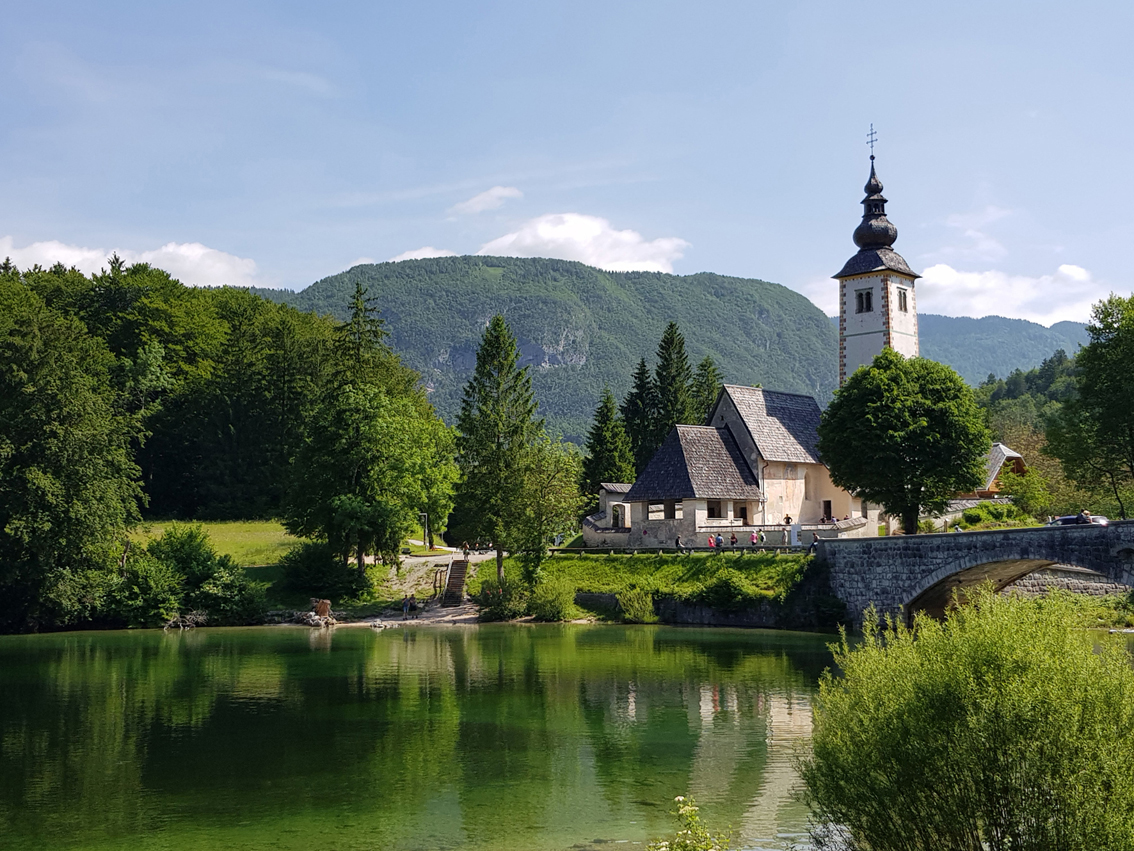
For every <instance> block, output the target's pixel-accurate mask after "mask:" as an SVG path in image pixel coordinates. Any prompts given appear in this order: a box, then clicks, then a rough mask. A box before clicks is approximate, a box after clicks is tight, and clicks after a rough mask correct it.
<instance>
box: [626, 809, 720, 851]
mask: <svg viewBox="0 0 1134 851" xmlns="http://www.w3.org/2000/svg"><path fill="white" fill-rule="evenodd" d="M673 802H674V803H675V804H677V809H676V810H674V811H673V815H674V816H675V817H676V818H677V833H676V834H674V837H673V839H658V840H655V841H653V842H651V843H650V844H649V845H648V846H647V851H727V849H728V847H729V844H730V842H731V841H732V837H731V836H730V835H729V834H727V833H726V834H716V835H714V834H712V833H710V832H709V830H708V828H706V827H705V826H704V825H703V824H701V817H700V816H698V815H697V812H698V810H699V809H700V808H699V807H698V806H697V804H696V803H695V802H694V801H693V799H692V798H684V797H681V796H680V795H679V796H678V797H676V798H674V799H673Z"/></svg>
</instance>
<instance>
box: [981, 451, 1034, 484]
mask: <svg viewBox="0 0 1134 851" xmlns="http://www.w3.org/2000/svg"><path fill="white" fill-rule="evenodd" d="M1016 458H1019V459H1020V460H1021V461H1022V460H1023V459H1024V456H1023V455H1021V454H1020V453H1019V452H1016V451H1014V450H1012V449H1009V448H1008V447H1007V446H1005V445H1004V444H1003V443H994V444H992V448H991V449H990V450H988V455H987V456H986V457H985V459H984V471H985V479H984V487H983V488H981V490H988V489H989V488H991V487H992V483H993V482H995V481H996V476H997V474H998V473H999V472H1000V468H1001V467H1003V466H1004V462H1005V461H1011V460H1014V459H1016Z"/></svg>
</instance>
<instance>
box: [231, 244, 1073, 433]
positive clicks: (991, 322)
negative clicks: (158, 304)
mask: <svg viewBox="0 0 1134 851" xmlns="http://www.w3.org/2000/svg"><path fill="white" fill-rule="evenodd" d="M356 281H361V282H362V285H363V286H364V287H366V288H367V291H368V294H369V296H370V298H372V299H373V300H374V304H375V305H376V306H377V307H378V308H380V310H381V316H382V318H383V319H385V321H386V328H387V330H388V331H389V332H390V344H391V346H392V347H393V349H394V351H396V352H398V354H399V355H400V356H401V357H402V360H403V361H404V362H405V363H406V364H407V365H408V366H411V367H413V368H414V369H416V370H417V371H418V372H420V373H421V375H422V379H423V380H424V382H425V384H426V387H427V388H429V391H430V398H431V399H432V400H433V404H434V405H435V406H436V408H437V410H438V412H439V413H440V414H441V415H442V416H443V417H444V418H445V419H446V420H447V421H448V422H452V421H453V420H454V419H455V417H456V413H457V410H458V408H459V407H460V399H461V390H462V388H463V387H464V384H465V382H466V381H467V380H468V378H469V376H470V375H471V374H472V369H473V366H474V364H475V363H476V349H477V345H478V344H479V343H480V337H481V334H482V333H483V331H484V327H485V325H486V324H487V322H488V320H489V318H490V317H491V316H492V315H493V314H495V313H502V314H503V315H504V318H505V319H506V320H507V321H508V324H509V326H510V327H511V328H512V332H513V333H514V334H515V335H516V337H517V340H518V342H519V345H520V351H521V354H522V359H523V363H525V364H528V365H530V366H531V368H532V384H533V386H534V389H535V393H536V398H538V399H539V401H540V409H541V413H542V414H543V415H544V416H545V417H546V418H547V420H548V424H549V425H550V426H551V427H552V428H553V429H557V430H560V431H562V432H563V434H565V435H566V436H568V437H571V438H573V439H576V440H577V439H580V438H581V437H582V435H584V434H586V430H587V428H588V427H589V425H590V420H591V415H592V414H593V413H594V408H595V406H596V405H597V404H598V400H599V397H600V395H601V393H602V388H603V385H604V384H609V385H610V387H611V389H612V390H613V391H614V394H615V396H616V397H617V398H619V399H621V398H622V397H623V396H624V395H625V394H626V391H627V390H628V389H629V387H630V375H631V372H632V371H633V369H634V366H635V365H636V364H637V362H638V359H639V358H642V357H644V358H646V361H647V362H648V363H650V365H651V366H652V365H653V359H654V352H655V350H656V349H657V345H658V341H659V340H660V339H661V334H662V331H663V330H664V328H665V325H666V323H667V322H669V320H671V319H672V320H674V321H676V322H677V324H678V325H679V326H680V327H681V330H682V333H684V335H685V344H686V350H687V351H688V353H689V359H690V362H691V364H693V365H696V363H697V361H699V360H700V359H701V358H703V357H704V356H705V355H712V357H713V359H714V360H715V361H716V362H717V364H718V366H720V368H721V369H722V370H723V372H724V374H725V380H726V381H727V382H728V383H730V384H763V385H764V386H765V387H769V388H772V389H776V390H787V391H793V392H797V393H807V394H810V395H812V396H815V397H816V398H818V400H819V402H820V404H822V405H825V404H826V403H827V401H828V400H829V399H830V397H831V393H833V392H834V389H835V387H836V385H837V383H838V369H837V351H838V328H837V320H833V321H834V324H832V320H829V319H828V318H827V317H825V316H824V315H823V313H822V312H821V311H820V310H819V309H818V308H817V307H815V306H814V305H813V304H812V303H811V302H810V301H808V300H807V299H806V298H805V297H804V296H802V295H800V294H799V293H797V292H795V291H793V290H789V289H788V288H787V287H783V286H780V285H779V284H772V283H768V282H767V281H760V280H753V279H747V278H731V277H727V276H724V275H714V274H710V273H700V274H696V275H666V274H662V273H655V272H605V271H603V270H601V269H595V268H593V267H590V266H586V265H584V264H582V263H575V262H571V261H566V260H544V259H526V258H518V257H438V258H431V259H427V260H404V261H402V262H400V263H376V264H372V265H362V266H355V267H354V268H352V269H349V270H347V271H346V272H342V273H341V274H338V275H332V276H331V277H329V278H324V279H323V280H321V281H318V282H316V283H314V284H312V285H311V286H309V287H308V288H307V289H305V290H302V291H300V292H291V291H289V290H266V289H256V290H253V292H256V293H259V294H260V295H262V296H264V297H266V298H269V299H272V300H273V301H278V302H286V303H288V304H291V305H294V306H295V307H298V308H299V309H301V310H314V311H316V312H318V313H331V314H334V315H335V316H337V317H339V318H340V319H342V318H345V317H346V312H347V304H348V303H349V301H350V297H351V295H352V294H353V293H354V285H355V282H356ZM832 286H836V284H834V282H832ZM918 323H919V332H920V337H921V353H922V354H923V355H924V356H926V357H929V358H933V359H934V360H938V361H941V362H942V363H947V364H949V365H950V366H952V367H953V368H954V369H956V370H957V371H958V372H959V373H960V374H961V375H962V376H963V377H964V379H965V380H966V381H967V382H969V384H971V385H973V386H975V385H977V384H979V383H980V382H981V381H983V380H984V379H985V378H987V377H988V375H989V373H996V374H997V375H999V376H1001V377H1004V376H1007V375H1008V373H1010V372H1011V371H1012V370H1013V369H1023V370H1027V369H1031V368H1032V367H1034V366H1038V365H1039V364H1040V362H1041V361H1042V360H1043V359H1044V358H1046V357H1048V356H1049V355H1051V354H1052V353H1053V352H1054V351H1055V350H1056V349H1060V348H1062V349H1064V350H1065V351H1066V352H1067V353H1068V354H1074V352H1075V351H1076V350H1077V349H1078V347H1079V345H1080V344H1081V343H1086V341H1087V335H1086V330H1085V328H1086V326H1085V325H1083V324H1081V323H1078V322H1060V323H1057V324H1055V325H1053V326H1052V327H1051V328H1045V327H1044V326H1042V325H1038V324H1036V323H1034V322H1028V321H1026V320H1023V319H1006V318H1004V317H1001V316H986V317H984V318H983V319H970V318H965V317H961V318H956V317H949V316H935V315H932V314H922V315H921V316H919V317H918Z"/></svg>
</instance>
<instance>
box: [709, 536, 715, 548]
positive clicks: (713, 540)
mask: <svg viewBox="0 0 1134 851" xmlns="http://www.w3.org/2000/svg"><path fill="white" fill-rule="evenodd" d="M716 545H717V539H716V538H714V537H713V536H712V535H709V547H710V548H712V547H716Z"/></svg>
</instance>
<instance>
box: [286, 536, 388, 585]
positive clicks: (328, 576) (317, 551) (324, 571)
mask: <svg viewBox="0 0 1134 851" xmlns="http://www.w3.org/2000/svg"><path fill="white" fill-rule="evenodd" d="M280 569H281V571H282V573H283V582H282V584H283V587H284V590H287V591H293V592H295V593H297V594H305V595H310V596H313V597H326V598H327V599H332V600H341V599H343V598H347V597H357V596H358V595H359V594H361V593H362V592H363V591H365V590H366V589H367V587H368V586H369V584H370V581H369V580H368V579H367V578H366V577H365V576H362V575H360V574H359V572H358V570H357V569H356V568H355V567H354V566H352V565H350V564H343V561H342V559H341V558H339V557H338V556H336V555H335V554H334V553H333V552H331V547H330V546H329V545H328V544H325V543H322V542H319V541H305V542H304V543H302V544H300V545H299V546H298V547H293V548H292V549H291V550H289V551H288V552H287V553H285V554H284V557H283V558H282V559H280Z"/></svg>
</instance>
